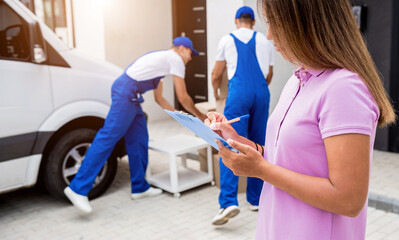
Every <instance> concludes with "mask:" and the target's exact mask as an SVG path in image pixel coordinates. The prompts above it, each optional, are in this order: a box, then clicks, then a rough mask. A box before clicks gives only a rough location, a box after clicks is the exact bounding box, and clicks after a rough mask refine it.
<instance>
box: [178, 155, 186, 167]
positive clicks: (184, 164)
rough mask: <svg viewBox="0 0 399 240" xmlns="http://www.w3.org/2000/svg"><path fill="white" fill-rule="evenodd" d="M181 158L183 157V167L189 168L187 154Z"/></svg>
mask: <svg viewBox="0 0 399 240" xmlns="http://www.w3.org/2000/svg"><path fill="white" fill-rule="evenodd" d="M180 157H181V165H182V166H183V167H185V168H187V154H182V155H181V156H180Z"/></svg>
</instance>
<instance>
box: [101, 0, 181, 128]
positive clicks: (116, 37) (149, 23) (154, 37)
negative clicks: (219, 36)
mask: <svg viewBox="0 0 399 240" xmlns="http://www.w3.org/2000/svg"><path fill="white" fill-rule="evenodd" d="M171 4H172V3H171V0H145V1H142V0H112V1H107V2H106V7H105V8H104V33H105V37H104V39H105V58H106V60H108V61H110V62H112V63H114V64H116V65H118V66H120V67H122V68H126V67H127V66H128V65H129V64H130V63H132V62H133V61H134V60H135V59H136V58H138V57H140V56H141V55H143V54H145V53H147V52H149V51H154V50H160V49H168V48H170V47H171V46H172V6H171ZM163 83H164V90H163V92H164V97H165V98H166V99H167V100H168V101H169V102H170V103H171V104H172V105H173V102H174V94H173V79H172V78H171V77H166V78H165V79H164V81H163ZM144 99H145V102H144V103H143V104H142V107H143V109H144V111H145V112H146V113H147V114H148V116H149V119H148V120H149V121H157V120H161V119H165V118H168V115H167V114H166V113H165V112H164V111H163V110H162V108H161V107H159V105H158V104H156V103H155V101H154V97H153V91H150V92H147V93H145V94H144Z"/></svg>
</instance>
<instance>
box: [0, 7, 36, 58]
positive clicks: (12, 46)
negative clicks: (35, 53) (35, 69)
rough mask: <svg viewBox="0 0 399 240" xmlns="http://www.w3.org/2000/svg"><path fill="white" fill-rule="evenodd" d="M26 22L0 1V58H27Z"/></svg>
mask: <svg viewBox="0 0 399 240" xmlns="http://www.w3.org/2000/svg"><path fill="white" fill-rule="evenodd" d="M27 33H28V32H27V23H26V22H25V21H24V20H23V19H22V18H21V17H19V16H18V15H17V14H16V13H15V12H14V11H13V10H12V9H11V8H9V7H8V6H7V5H6V4H4V3H1V2H0V58H3V59H4V58H5V59H10V60H27V59H29V56H30V54H29V44H28V42H29V41H28V40H29V39H28V34H27Z"/></svg>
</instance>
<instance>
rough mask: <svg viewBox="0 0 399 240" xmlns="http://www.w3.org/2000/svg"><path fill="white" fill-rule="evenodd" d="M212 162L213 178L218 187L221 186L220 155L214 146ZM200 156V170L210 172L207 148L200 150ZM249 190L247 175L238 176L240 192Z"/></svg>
mask: <svg viewBox="0 0 399 240" xmlns="http://www.w3.org/2000/svg"><path fill="white" fill-rule="evenodd" d="M212 150H213V151H212V154H213V156H212V163H213V180H214V181H215V184H216V186H217V187H218V188H220V168H219V155H218V154H217V151H216V149H214V148H212ZM198 157H199V162H200V170H201V171H203V172H208V164H207V159H206V149H200V150H198ZM246 191H247V177H243V176H240V177H238V193H245V192H246Z"/></svg>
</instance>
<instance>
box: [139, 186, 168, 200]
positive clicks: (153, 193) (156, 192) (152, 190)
mask: <svg viewBox="0 0 399 240" xmlns="http://www.w3.org/2000/svg"><path fill="white" fill-rule="evenodd" d="M161 193H162V190H161V189H159V188H153V187H150V188H149V189H147V191H145V192H142V193H132V199H133V200H136V199H140V198H145V197H152V196H156V195H159V194H161Z"/></svg>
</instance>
